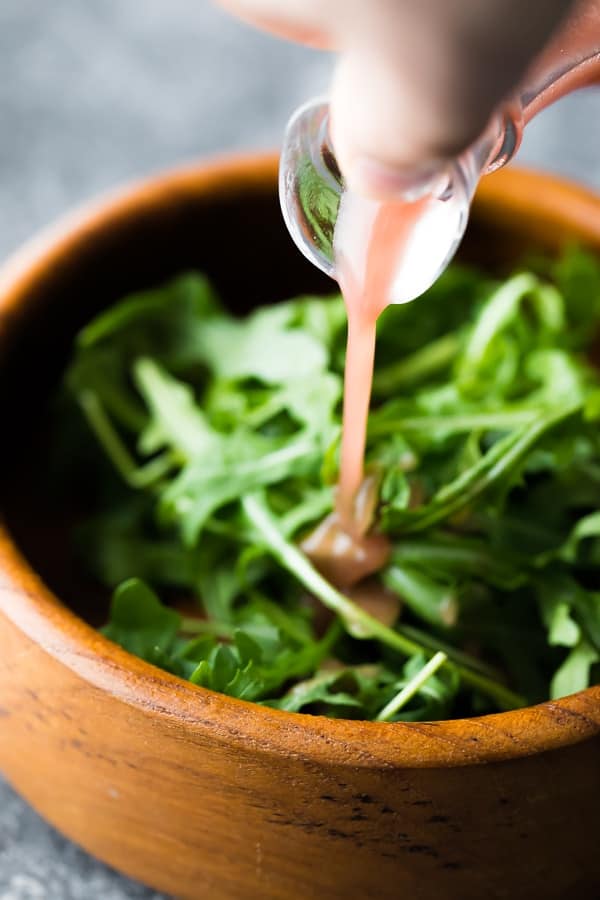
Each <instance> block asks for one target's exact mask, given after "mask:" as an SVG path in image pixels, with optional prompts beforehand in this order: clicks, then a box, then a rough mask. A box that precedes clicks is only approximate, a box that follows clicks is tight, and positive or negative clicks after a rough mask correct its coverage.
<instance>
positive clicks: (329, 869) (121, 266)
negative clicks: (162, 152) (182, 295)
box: [0, 157, 600, 900]
mask: <svg viewBox="0 0 600 900" xmlns="http://www.w3.org/2000/svg"><path fill="white" fill-rule="evenodd" d="M572 238H576V239H578V240H581V241H583V242H585V243H587V244H589V245H591V246H594V247H596V248H600V200H599V199H598V198H596V197H594V196H592V195H591V194H590V193H588V192H587V191H585V190H583V189H582V188H580V187H575V186H573V185H570V184H567V183H565V182H562V181H558V180H556V179H554V178H550V177H546V176H543V175H539V174H534V173H527V172H522V171H517V170H513V171H504V172H501V173H499V174H498V175H495V176H492V177H490V178H488V179H485V181H484V183H483V184H482V187H481V191H480V193H479V199H478V202H477V204H476V206H475V209H474V215H473V224H472V226H471V228H470V231H469V234H468V236H467V239H466V242H465V246H464V253H465V254H466V255H467V256H468V257H471V258H475V259H478V260H479V261H480V262H483V263H485V264H489V265H494V266H498V265H500V266H501V265H503V264H505V263H506V262H507V261H510V260H511V259H513V258H514V257H515V255H516V254H522V253H523V251H524V250H525V249H526V248H528V247H530V246H533V245H535V246H538V247H540V246H541V247H545V248H556V247H557V246H559V245H560V244H561V243H563V242H565V241H567V240H569V239H572ZM190 267H197V268H201V269H203V270H205V271H206V272H208V274H209V275H210V276H211V277H212V278H213V279H214V281H215V283H216V285H217V287H218V289H219V290H220V291H221V292H222V293H223V295H224V296H225V297H226V298H227V300H228V301H229V302H230V303H232V304H233V305H235V306H236V307H238V308H243V307H248V306H251V305H252V304H254V303H257V302H264V301H270V300H276V299H278V298H283V297H286V296H289V295H292V294H294V293H300V292H303V291H312V290H324V289H325V290H330V289H331V283H330V282H326V281H325V280H324V279H323V278H322V277H321V276H320V275H319V274H318V273H317V272H316V271H315V270H313V269H312V267H310V266H309V265H308V263H306V262H305V261H304V260H303V259H302V258H301V257H300V255H299V254H298V253H297V252H296V250H295V248H294V247H293V246H292V244H291V242H290V240H289V238H288V236H287V234H286V233H285V231H284V228H283V225H282V223H281V218H280V213H279V207H278V203H277V197H276V163H275V161H274V160H273V159H272V158H264V157H262V158H254V157H241V158H237V159H230V160H226V161H220V162H216V163H212V164H209V165H204V166H201V167H198V168H191V169H186V170H182V171H176V172H174V173H172V174H167V175H165V176H161V177H158V178H154V179H152V180H150V181H149V182H145V183H143V184H141V185H139V186H137V187H134V188H133V189H130V190H126V191H124V192H122V193H117V194H116V195H115V196H113V197H109V198H107V199H106V200H104V201H103V202H100V203H99V204H97V205H96V206H93V207H92V208H91V209H89V210H87V211H84V212H83V213H80V214H76V215H75V216H73V217H71V218H70V219H67V220H66V221H64V222H63V223H62V224H60V225H59V226H58V227H56V228H54V229H52V230H50V231H48V232H46V234H44V235H42V236H41V238H39V239H38V240H36V241H34V242H33V243H31V244H30V245H29V246H27V247H26V248H25V249H24V250H23V251H22V252H21V253H19V254H17V256H16V257H14V258H13V259H12V261H10V262H9V263H8V264H7V265H6V266H5V268H4V270H3V272H2V273H0V415H1V420H2V422H3V428H2V441H1V442H0V453H1V454H2V460H1V466H0V471H1V472H2V473H3V475H2V504H3V510H4V526H3V527H2V529H1V530H0V769H2V771H3V772H4V773H5V775H6V776H7V778H8V779H9V780H10V782H11V783H12V784H13V785H14V787H15V788H16V790H18V791H19V792H20V793H21V794H22V795H23V796H24V797H25V798H26V799H27V800H28V801H30V802H31V803H32V804H33V806H34V807H35V808H36V809H37V810H38V811H39V812H40V813H41V814H42V815H43V816H44V817H45V818H46V819H48V820H49V821H50V822H52V823H53V824H54V825H55V826H56V827H57V828H59V829H60V830H61V831H62V832H63V833H64V834H66V835H68V836H69V837H70V838H72V839H73V840H74V841H76V842H77V843H79V844H81V845H82V846H83V847H85V848H86V849H87V850H89V851H90V852H91V853H93V854H95V855H96V856H97V857H99V858H100V859H102V860H105V861H106V862H108V863H110V864H111V865H113V866H115V867H116V868H117V869H120V870H121V871H123V872H126V873H127V874H128V875H131V876H133V877H134V878H137V879H140V880H141V881H143V882H146V883H147V884H149V885H152V886H154V887H156V888H158V889H160V890H163V891H166V892H168V893H169V894H174V895H176V896H179V897H188V898H197V897H207V898H211V900H250V898H251V900H265V898H280V900H289V898H294V897H303V898H304V897H319V898H338V897H340V898H341V897H350V898H363V897H373V898H383V900H385V898H390V900H397V898H398V897H404V896H406V897H414V898H419V900H427V898H435V900H454V898H456V900H481V898H483V897H498V898H503V897H510V898H527V900H532V898H533V900H535V898H538V897H544V898H545V900H549V898H565V897H595V896H600V853H598V822H599V813H598V810H599V808H600V807H599V804H600V687H593V688H590V689H589V690H587V691H584V692H582V693H579V694H576V695H574V696H571V697H567V698H565V699H564V700H561V701H559V702H548V703H543V704H542V705H540V706H536V707H532V708H529V709H524V710H519V711H516V712H509V713H503V714H500V715H493V716H485V717H482V718H473V719H468V720H460V721H450V722H431V723H415V724H404V723H398V724H391V725H389V724H376V723H371V722H352V721H341V720H328V719H324V718H318V717H310V716H304V715H293V714H289V713H284V712H279V711H276V710H271V709H267V708H263V707H258V706H254V705H252V704H248V703H245V702H242V701H238V700H234V699H230V698H228V697H224V696H221V695H218V694H213V693H211V692H209V691H206V690H203V689H200V688H197V687H194V686H193V685H191V684H188V683H186V682H184V681H181V680H179V679H178V678H176V677H174V676H171V675H168V674H166V673H164V672H162V671H159V670H158V669H155V668H153V667H152V666H150V665H148V664H146V663H144V662H142V661H140V660H138V659H135V658H133V657H132V656H130V655H128V654H127V653H126V652H124V651H123V650H121V649H120V648H119V647H117V646H115V645H114V644H112V643H111V642H110V641H108V640H106V639H105V638H103V637H102V636H101V635H99V634H98V633H97V632H96V631H95V630H94V629H93V628H92V627H91V626H90V625H89V624H87V623H86V621H85V620H84V618H82V617H81V616H78V615H76V614H75V612H74V611H73V610H78V611H79V612H81V613H82V614H85V615H86V616H87V618H88V620H90V619H91V618H92V615H93V614H92V612H91V611H90V610H89V609H87V611H86V606H89V604H90V602H91V601H93V602H95V601H94V593H93V590H92V588H91V587H90V588H89V592H88V590H87V589H86V588H82V587H81V583H78V584H76V583H75V581H74V577H73V571H74V569H73V566H72V564H71V561H70V558H69V551H68V546H67V541H66V539H64V528H63V523H64V519H65V515H66V512H65V510H64V509H62V508H61V506H60V504H59V505H58V506H57V505H55V506H54V507H52V505H50V506H46V507H44V508H42V506H43V504H42V502H41V501H40V500H39V497H38V495H37V493H36V491H35V489H34V484H35V460H36V459H38V456H36V454H39V452H40V450H39V446H40V445H39V442H38V443H36V442H37V438H36V431H39V423H40V421H41V420H42V418H43V411H44V407H45V403H46V399H47V395H48V393H49V391H50V389H51V388H52V386H53V384H54V383H55V381H56V378H57V377H58V375H59V373H60V370H61V367H62V366H63V365H64V362H65V359H66V354H67V350H68V347H69V342H70V341H71V339H72V336H73V334H74V332H75V331H76V330H77V329H78V328H79V327H80V326H81V324H82V323H83V322H84V321H86V320H87V319H89V318H90V317H91V316H92V315H93V314H94V313H95V312H97V311H98V309H100V308H101V307H102V306H104V305H106V304H109V303H111V302H113V301H114V300H116V299H117V298H119V297H120V296H121V295H122V294H123V293H125V292H127V291H129V290H131V289H133V288H140V287H144V286H148V285H153V284H156V283H158V282H160V281H161V280H163V279H165V278H166V277H168V276H170V275H172V274H174V273H177V272H179V271H181V270H183V269H187V268H190ZM28 448H32V450H31V452H28ZM32 456H33V461H32ZM38 463H39V459H38ZM59 597H60V598H62V601H64V602H61V599H59ZM90 598H91V600H90ZM92 605H93V604H92Z"/></svg>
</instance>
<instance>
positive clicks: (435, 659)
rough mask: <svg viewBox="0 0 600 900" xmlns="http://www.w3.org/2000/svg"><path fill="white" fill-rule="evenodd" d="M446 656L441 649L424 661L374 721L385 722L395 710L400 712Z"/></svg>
mask: <svg viewBox="0 0 600 900" xmlns="http://www.w3.org/2000/svg"><path fill="white" fill-rule="evenodd" d="M447 659H448V657H447V656H446V654H445V653H443V652H442V651H441V650H438V652H437V653H436V654H435V656H432V657H431V659H430V660H429V662H428V663H425V665H424V666H423V668H422V669H421V671H420V672H417V674H416V675H415V676H414V678H411V680H410V681H409V682H408V684H405V685H404V687H403V688H402V690H401V691H399V692H398V693H397V694H396V696H395V697H393V698H392V699H391V700H390V702H389V703H386V705H385V706H384V707H383V709H382V710H381V712H380V713H379V715H378V716H377V717H376V719H375V721H376V722H387V721H388V720H389V719H391V718H392V716H395V715H396V713H397V712H400V710H401V709H402V707H403V706H406V704H407V703H408V701H409V700H412V698H413V697H414V696H415V694H416V693H417V691H418V690H419V689H420V688H422V687H423V685H424V684H425V682H426V681H427V680H428V679H429V678H431V676H432V675H434V674H435V673H436V672H437V670H438V669H439V667H440V666H442V665H443V664H444V663H445V662H446V660H447Z"/></svg>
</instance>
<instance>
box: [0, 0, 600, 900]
mask: <svg viewBox="0 0 600 900" xmlns="http://www.w3.org/2000/svg"><path fill="white" fill-rule="evenodd" d="M329 68H330V62H329V60H328V59H327V58H325V57H323V56H321V55H319V54H316V53H312V52H310V51H307V50H301V49H298V48H294V47H292V46H290V45H288V44H284V43H279V42H277V41H274V40H271V39H269V38H267V37H264V36H262V35H260V34H258V33H257V32H254V31H252V30H251V29H248V28H245V27H243V26H241V25H238V24H237V23H236V22H234V21H233V20H231V19H229V18H227V17H226V16H225V15H224V14H223V13H221V12H219V11H218V10H216V9H215V8H213V7H212V6H211V5H210V3H209V2H208V0H93V2H82V0H52V2H48V0H4V2H3V3H2V4H0V257H4V256H6V255H7V254H8V253H9V252H10V251H11V250H13V249H14V248H15V247H17V246H18V245H19V243H20V242H21V241H23V240H24V239H25V238H27V237H28V236H29V235H31V234H32V233H33V232H34V231H35V230H36V229H38V228H39V227H41V226H43V225H44V224H46V223H47V222H49V221H51V220H52V219H53V218H54V217H55V216H57V215H58V214H60V213H61V212H63V211H65V210H66V209H68V208H69V207H72V206H73V205H74V204H77V203H80V202H82V201H83V200H85V199H87V198H89V197H90V196H92V195H94V194H95V193H97V192H98V191H102V190H104V189H106V188H108V187H112V186H114V185H115V184H118V183H120V182H122V181H124V180H127V179H129V178H131V177H137V176H139V175H143V174H145V173H148V172H151V171H154V170H156V169H159V168H161V167H163V166H169V165H171V164H173V163H176V162H178V161H181V160H184V159H190V158H193V157H198V156H201V155H204V154H208V153H213V152H215V151H220V150H231V149H234V148H240V147H269V146H276V145H277V143H278V142H279V139H280V135H281V132H282V129H283V126H284V124H285V121H286V118H287V116H288V114H289V113H290V111H291V110H292V109H293V108H294V106H295V105H296V104H297V103H298V102H300V101H301V100H303V99H305V98H307V97H309V96H311V95H313V94H316V93H319V92H321V91H322V90H323V89H324V88H325V86H326V84H327V78H328V72H329ZM520 158H521V159H522V160H523V161H525V162H528V163H535V164H537V165H541V166H544V167H545V168H550V169H553V170H556V171H561V172H564V173H565V174H567V175H570V176H573V177H577V178H580V179H582V180H585V181H587V182H588V183H590V184H594V185H596V186H597V187H600V90H599V91H596V92H594V91H590V92H584V93H582V94H580V95H578V96H576V97H573V98H569V99H567V100H566V101H563V102H562V103H561V104H560V106H559V107H557V108H555V109H554V110H551V111H549V112H547V113H545V114H544V115H543V116H542V117H541V118H540V120H539V121H537V122H535V123H534V124H533V125H532V126H530V129H529V131H528V134H527V136H526V140H525V142H524V146H523V148H522V151H521V154H520ZM0 652H1V648H0ZM158 897H159V895H158V894H156V893H154V892H152V891H149V890H146V889H145V888H142V887H140V886H138V885H136V884H134V883H132V882H130V881H127V880H126V879H124V878H122V877H121V876H119V875H117V874H116V873H114V872H112V871H110V870H109V869H107V868H106V867H105V866H103V865H101V864H100V863H98V862H96V861H94V860H92V859H91V858H90V857H89V856H87V855H86V854H85V853H83V852H82V851H80V850H78V849H77V848H76V847H75V846H74V845H73V844H71V843H69V842H67V841H65V840H63V839H62V838H61V837H60V836H59V835H58V834H57V833H56V832H55V831H53V829H51V828H50V827H49V826H47V825H45V824H44V823H43V822H42V821H41V820H40V819H39V818H38V817H37V816H36V814H35V813H34V812H32V810H30V809H29V808H28V807H27V805H26V804H25V803H23V802H22V801H21V800H20V799H18V798H17V796H16V795H15V794H14V793H13V791H12V790H11V789H10V787H9V786H8V785H7V784H6V783H4V782H2V780H1V778H0V900H124V898H145V900H149V898H158Z"/></svg>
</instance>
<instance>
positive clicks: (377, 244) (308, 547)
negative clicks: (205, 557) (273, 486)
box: [303, 195, 430, 587]
mask: <svg viewBox="0 0 600 900" xmlns="http://www.w3.org/2000/svg"><path fill="white" fill-rule="evenodd" d="M348 198H350V199H348ZM357 202H358V201H356V200H355V199H353V198H351V196H350V195H346V196H345V198H344V199H343V200H342V206H341V207H340V212H339V215H338V224H337V226H336V245H335V253H336V271H337V273H338V280H339V284H340V287H341V290H342V294H343V296H344V302H345V304H346V311H347V315H348V339H347V348H346V365H345V371H344V410H343V421H342V447H341V457H340V477H339V483H338V487H337V493H336V505H335V510H334V512H333V513H332V514H331V515H330V516H328V517H327V518H326V519H325V520H324V521H323V522H322V523H321V524H320V525H319V526H318V527H317V528H316V529H315V531H313V532H312V533H311V534H310V535H309V537H308V538H307V539H306V540H305V541H304V543H303V549H304V551H305V552H306V553H307V555H308V556H309V557H310V558H311V559H312V560H313V562H314V563H315V564H316V565H317V567H318V568H319V569H320V570H321V571H322V572H323V574H324V575H326V577H328V578H329V579H330V580H331V581H333V583H334V584H337V585H338V586H340V587H348V586H351V585H354V584H356V583H357V582H358V581H360V580H362V579H363V578H365V577H366V576H368V575H369V574H372V573H374V572H377V571H378V570H379V569H381V568H382V567H383V566H384V565H385V563H386V561H387V558H388V556H389V549H390V548H389V541H388V540H387V538H386V537H384V536H383V535H381V534H377V533H374V532H369V527H370V525H371V523H372V521H373V515H374V507H375V504H376V502H377V483H376V480H375V479H374V478H372V477H370V476H367V477H365V467H364V459H365V447H366V438H367V420H368V415H369V403H370V399H371V386H372V382H373V364H374V360H375V341H376V330H377V320H378V318H379V316H380V315H381V313H382V312H383V310H384V309H385V308H386V307H387V306H388V305H389V304H390V302H391V297H392V295H393V293H394V291H393V288H394V287H395V285H394V279H395V277H396V273H397V272H398V269H399V266H400V267H401V264H402V258H403V256H404V255H405V253H406V252H408V249H409V248H408V243H409V237H410V235H411V233H412V231H413V229H414V226H415V224H416V223H417V222H418V221H419V220H420V219H421V218H422V217H423V214H424V212H426V209H425V207H426V204H427V203H429V202H430V201H429V199H428V198H426V199H423V200H419V201H416V202H414V203H407V202H406V201H398V202H396V203H386V204H384V205H379V204H377V205H372V206H367V207H364V206H363V204H362V201H360V203H361V206H360V207H359V208H356V207H355V206H354V205H353V204H355V203H357ZM344 204H346V206H344ZM369 210H371V211H372V215H371V217H369V215H368V213H369ZM365 213H367V214H366V215H365Z"/></svg>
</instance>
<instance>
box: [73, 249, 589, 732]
mask: <svg viewBox="0 0 600 900" xmlns="http://www.w3.org/2000/svg"><path fill="white" fill-rule="evenodd" d="M599 322H600V263H599V262H598V260H596V259H595V258H594V257H593V256H592V255H591V254H588V253H587V252H584V251H582V250H579V249H572V250H570V251H568V252H565V253H564V254H563V255H562V256H561V257H560V258H559V259H558V260H550V259H543V258H540V259H537V258H536V259H534V260H532V261H531V263H530V265H529V266H528V268H527V269H519V270H518V271H516V272H515V273H514V274H512V275H511V276H510V277H508V278H506V279H504V280H497V279H496V278H494V277H492V276H491V275H489V274H486V273H485V272H482V271H479V270H477V269H475V268H470V267H466V266H459V265H454V266H453V267H451V268H450V269H449V270H448V271H447V273H446V274H445V275H444V276H443V277H442V278H441V279H440V280H439V282H438V283H437V284H436V285H435V286H434V287H433V288H431V289H430V290H429V291H428V293H427V294H426V295H425V296H423V297H422V298H421V299H420V300H418V301H416V302H414V303H412V304H409V305H406V306H402V307H391V308H390V309H389V310H387V311H386V312H385V313H384V314H383V316H382V318H381V320H380V323H379V328H378V344H377V359H376V367H375V379H374V389H373V399H372V405H371V414H370V419H369V432H368V442H367V457H366V470H367V472H368V473H369V474H370V476H371V477H372V478H373V480H374V483H375V485H376V502H375V503H373V504H372V505H373V509H372V511H371V523H370V525H371V529H372V530H373V531H376V532H379V533H382V534H385V535H387V536H388V538H389V540H390V544H391V550H390V554H389V559H388V561H387V562H386V564H385V566H384V567H383V569H382V570H381V571H379V572H378V573H377V574H376V575H375V576H373V577H372V579H371V583H373V582H376V584H378V585H379V589H380V590H381V591H382V592H384V594H385V596H387V597H389V598H393V599H394V602H393V603H392V604H391V608H392V609H393V610H394V614H393V617H392V619H391V620H390V616H389V615H387V616H380V615H377V613H376V612H374V611H373V609H371V608H370V607H369V606H368V605H364V604H363V603H362V602H361V600H360V591H359V592H355V591H349V592H346V593H344V592H343V591H341V590H340V589H339V588H338V587H336V586H335V585H334V584H332V583H330V582H329V581H328V580H327V579H326V578H325V577H324V576H323V575H322V574H321V573H320V572H319V571H318V570H317V569H316V568H315V566H314V565H313V563H311V561H310V560H309V559H308V557H307V556H306V555H305V554H304V552H303V551H302V549H301V542H302V539H303V538H304V537H305V536H306V535H307V534H308V533H310V532H311V530H313V529H314V528H315V527H316V526H317V525H318V524H319V523H320V522H321V521H322V520H323V519H324V517H326V516H327V515H328V514H329V513H330V512H331V510H332V508H333V502H334V496H335V485H336V479H337V476H338V457H339V444H340V428H341V397H342V377H343V376H342V373H343V366H344V351H345V338H346V316H345V311H344V307H343V303H342V300H341V299H340V298H339V297H337V296H336V297H327V298H318V297H306V296H305V297H298V298H296V299H293V300H289V301H287V302H282V303H279V304H277V305H274V306H265V307H259V308H257V309H256V310H255V311H253V312H251V313H250V314H249V315H246V316H245V317H242V318H239V317H235V316H233V315H232V314H231V313H230V312H228V311H227V309H226V308H225V307H224V306H223V305H222V304H221V302H220V300H219V298H218V297H217V296H216V295H215V292H214V291H213V289H212V288H211V285H210V284H209V283H208V281H207V280H206V279H205V278H204V277H203V276H202V275H199V274H194V273H192V274H184V275H182V276H180V277H178V278H177V279H175V280H174V281H172V282H171V283H169V284H166V285H165V286H162V287H159V288H157V289H156V290H150V291H148V292H144V293H140V294H136V295H134V296H130V297H126V298H125V299H124V300H122V301H121V302H120V303H118V304H116V305H115V306H113V307H112V308H110V309H108V310H107V311H105V312H103V313H102V314H101V315H99V316H98V317H97V318H95V319H94V320H93V321H92V322H91V323H90V324H88V325H87V326H86V327H85V328H84V329H83V330H82V331H81V332H80V334H79V335H78V338H77V341H76V345H75V348H74V352H73V358H72V361H71V363H70V365H69V368H68V371H67V373H66V376H65V383H64V390H63V391H62V393H61V396H60V398H59V403H58V406H59V410H60V412H59V413H57V415H58V416H59V418H60V422H61V429H62V430H63V435H65V434H68V435H70V437H71V438H72V440H71V443H70V445H69V446H70V449H69V468H79V469H83V471H84V472H85V474H86V479H87V481H88V483H89V484H90V485H93V488H94V496H95V501H94V511H93V513H91V514H90V515H89V516H88V517H87V518H86V520H85V521H83V522H82V523H80V524H79V525H78V526H77V528H76V530H75V533H74V540H75V541H76V545H77V548H78V552H79V553H80V554H81V558H82V560H83V561H84V564H85V566H87V568H88V570H89V571H90V572H91V573H93V575H94V576H95V577H96V578H97V579H98V580H99V581H100V582H101V583H102V584H103V585H105V586H106V588H107V589H109V590H110V591H111V592H112V604H111V610H110V618H109V621H108V622H107V624H106V625H105V627H104V629H103V630H104V633H105V634H106V635H107V636H108V637H109V638H110V639H112V640H113V641H116V642H117V643H119V644H120V645H121V646H122V647H124V648H125V649H126V650H128V651H130V652H131V653H134V654H137V655H138V656H140V657H142V658H143V659H145V660H147V661H148V662H150V663H153V664H154V665H156V666H160V667H161V668H163V669H166V670H167V671H169V672H172V673H174V674H176V675H178V676H180V677H182V678H185V679H189V681H191V682H193V683H194V684H196V685H200V686H202V687H204V688H209V689H211V690H214V691H219V692H222V693H224V694H228V695H230V696H232V697H236V698H241V699H243V700H249V701H254V702H256V703H260V704H263V705H265V706H270V707H275V708H277V709H281V710H287V711H291V712H305V713H312V714H323V715H327V716H334V717H343V718H351V719H372V720H379V721H398V720H408V721H412V720H431V719H442V718H449V717H454V716H463V715H476V714H480V713H485V712H490V711H496V710H503V709H510V708H513V707H518V706H522V705H525V704H529V703H534V702H537V701H541V700H544V699H547V698H548V697H552V698H557V697H561V696H563V695H566V694H569V693H572V692H574V691H578V690H581V689H583V688H585V687H587V686H588V685H589V684H591V683H593V682H594V681H597V680H598V676H599V675H600V581H599V578H598V575H599V572H600V569H599V566H600V374H599V372H598V371H597V370H596V369H595V367H594V365H593V351H594V343H595V340H596V338H597V334H598V323H599ZM74 435H78V438H77V440H75V438H74V437H73V436H74ZM198 702H199V703H201V697H200V695H199V700H198Z"/></svg>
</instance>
